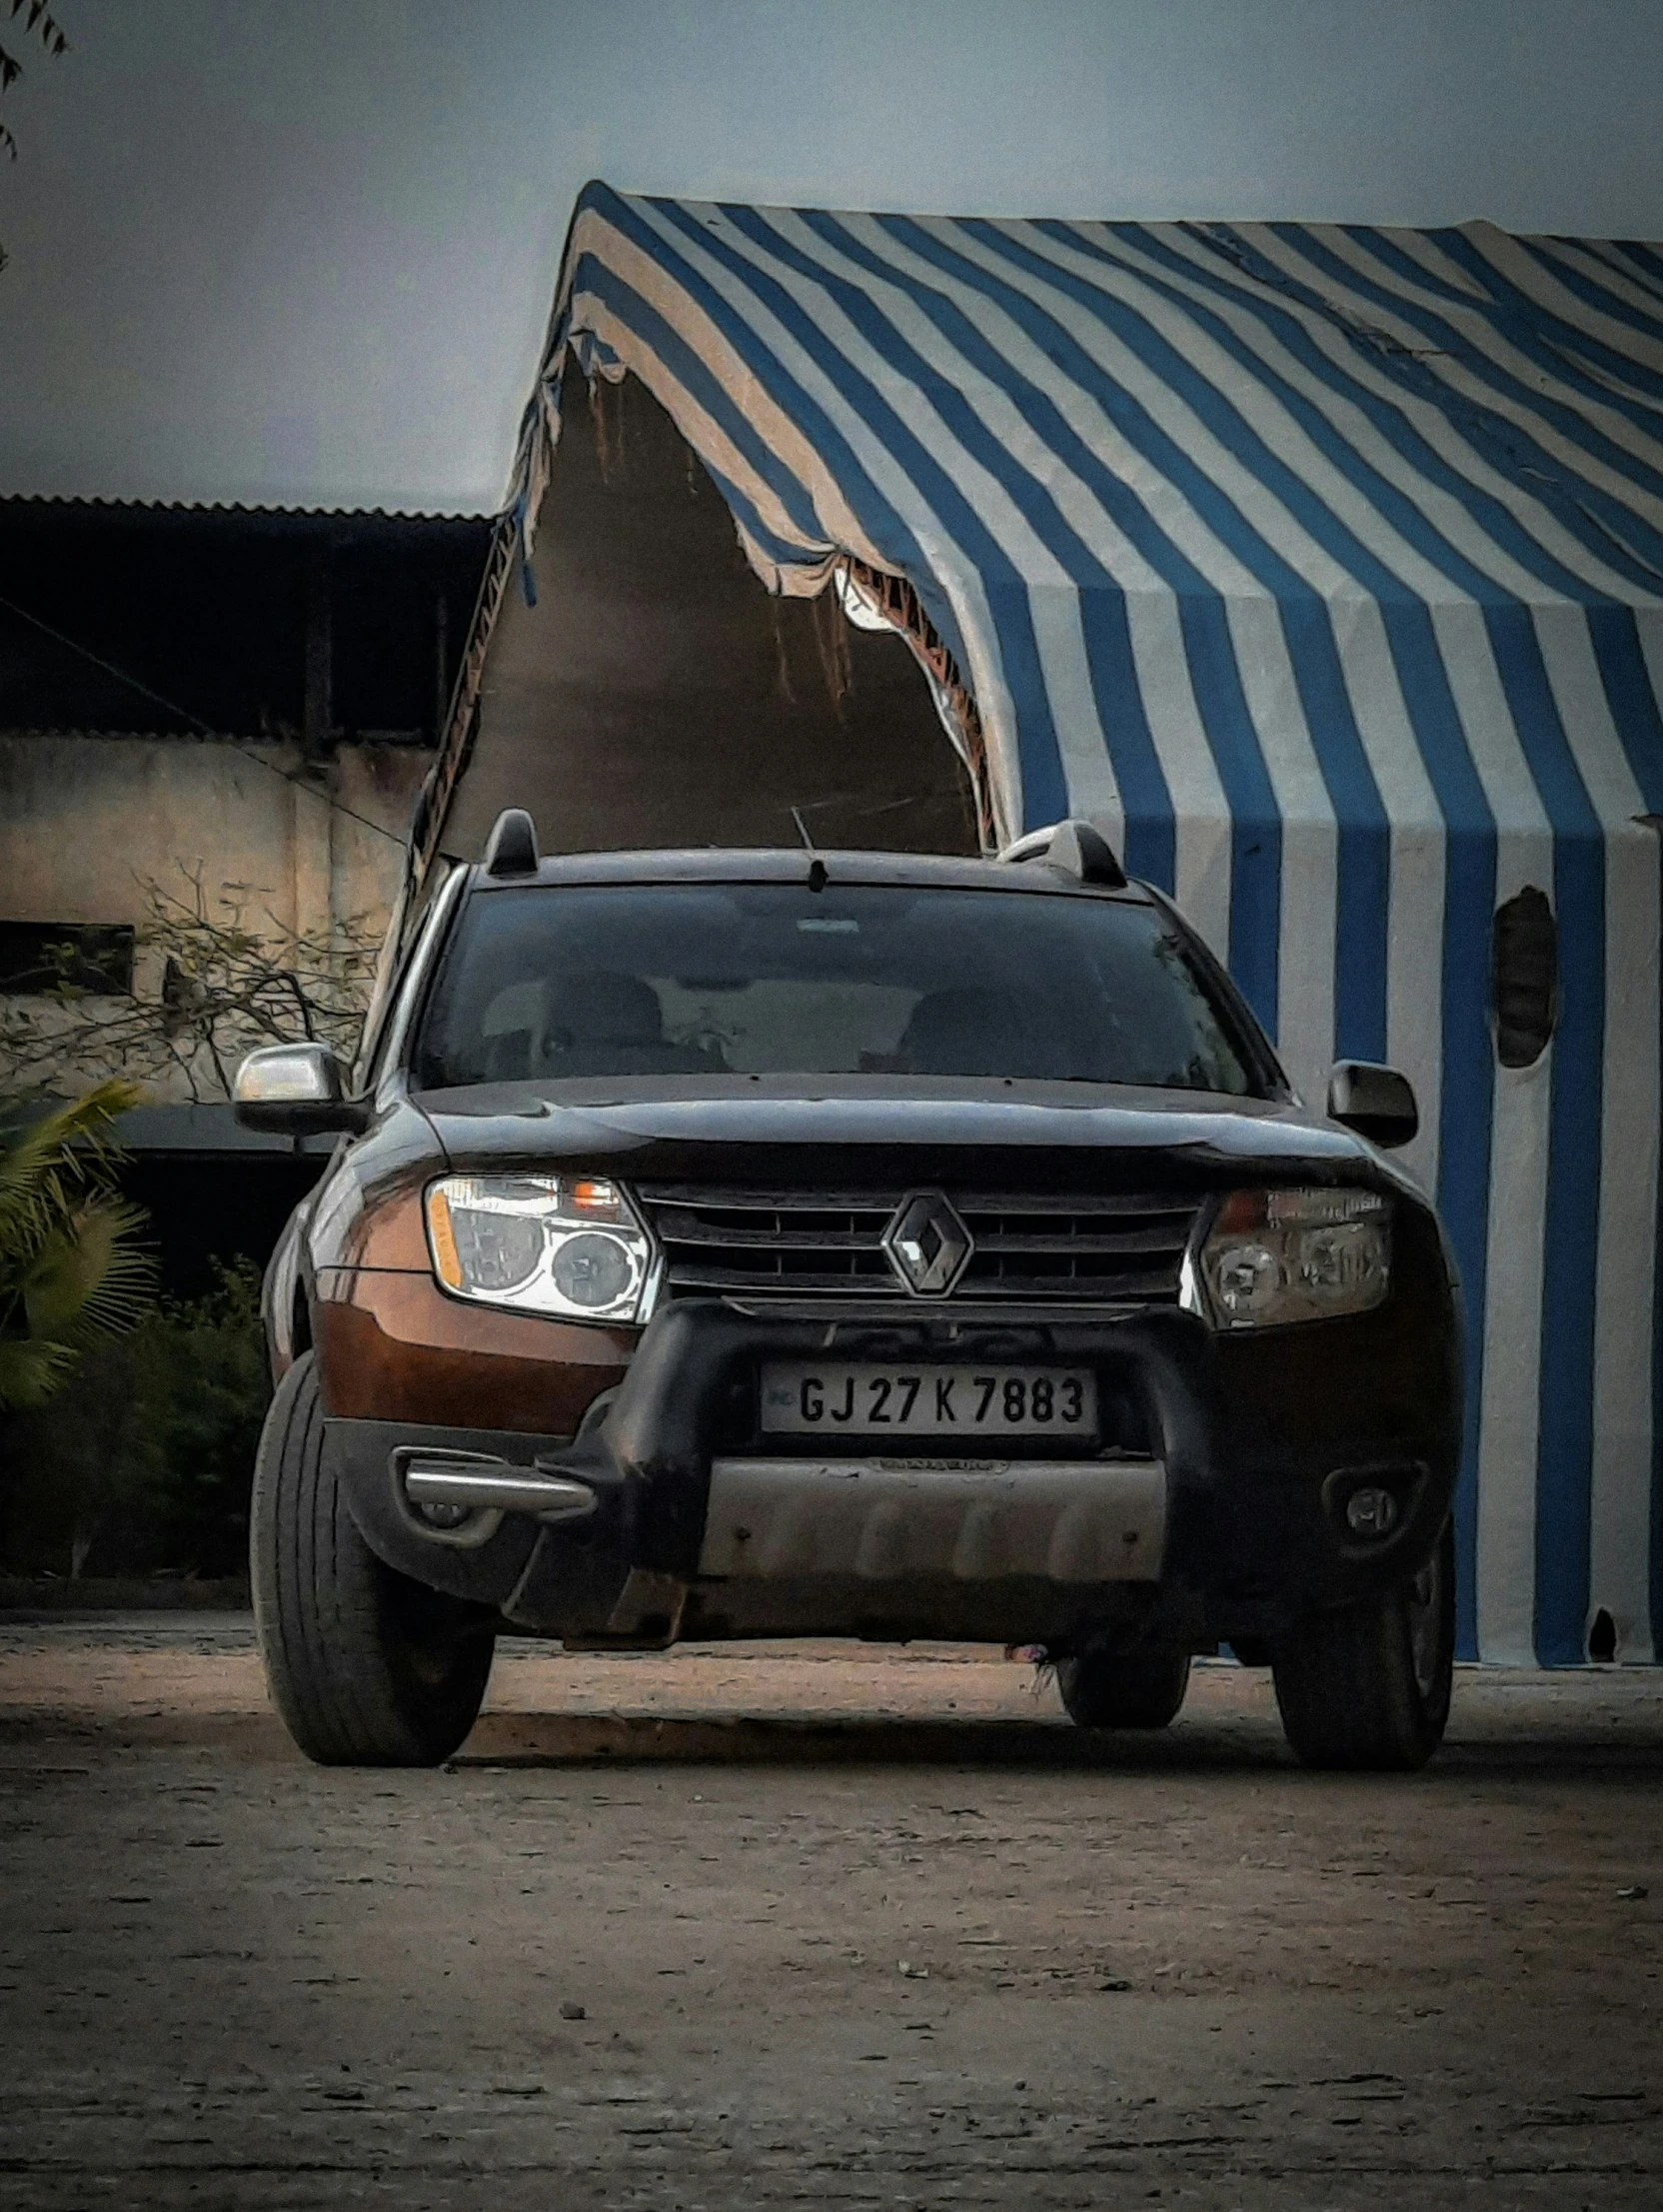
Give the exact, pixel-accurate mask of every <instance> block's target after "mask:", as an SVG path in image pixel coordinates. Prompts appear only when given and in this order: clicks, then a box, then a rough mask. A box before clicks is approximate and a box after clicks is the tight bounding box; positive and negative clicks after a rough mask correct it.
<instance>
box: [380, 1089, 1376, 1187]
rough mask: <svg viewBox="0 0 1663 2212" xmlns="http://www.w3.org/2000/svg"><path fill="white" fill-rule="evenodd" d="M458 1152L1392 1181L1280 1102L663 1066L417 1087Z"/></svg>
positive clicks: (699, 1170) (1018, 1175)
mask: <svg viewBox="0 0 1663 2212" xmlns="http://www.w3.org/2000/svg"><path fill="white" fill-rule="evenodd" d="M416 1103H417V1104H418V1105H419V1106H420V1107H421V1109H422V1111H423V1112H424V1113H425V1114H426V1115H427V1116H428V1118H429V1119H430V1120H431V1122H432V1123H433V1126H434V1129H435V1132H436V1133H437V1135H438V1137H439V1140H440V1142H441V1143H442V1144H443V1145H444V1148H445V1150H446V1152H447V1153H448V1154H449V1156H450V1158H451V1159H452V1161H453V1162H455V1163H456V1164H458V1165H466V1166H473V1165H487V1164H490V1163H494V1162H497V1161H502V1162H504V1163H509V1162H514V1161H530V1160H561V1159H564V1160H571V1161H573V1162H574V1163H578V1162H583V1163H587V1164H592V1165H600V1164H601V1163H603V1162H606V1163H607V1164H608V1165H609V1166H610V1167H611V1168H612V1169H613V1171H615V1172H616V1173H618V1174H620V1175H625V1176H633V1177H637V1178H642V1177H650V1176H656V1175H665V1176H673V1177H679V1176H688V1177H695V1178H698V1179H700V1180H706V1179H709V1180H712V1181H718V1182H725V1181H730V1180H732V1181H752V1182H756V1181H759V1180H760V1181H767V1182H773V1181H780V1180H785V1181H789V1182H791V1183H793V1184H795V1185H808V1186H814V1185H822V1184H824V1185H837V1186H849V1185H851V1184H852V1183H853V1182H855V1181H860V1180H864V1179H867V1178H868V1177H871V1176H873V1175H876V1176H879V1177H881V1178H882V1179H884V1180H892V1179H895V1178H897V1177H898V1179H899V1180H901V1181H903V1182H905V1181H918V1180H925V1181H935V1180H951V1179H953V1178H954V1177H955V1176H963V1177H965V1178H967V1179H969V1180H971V1181H974V1182H983V1183H984V1182H987V1181H989V1180H990V1179H996V1180H998V1181H1001V1182H1027V1181H1028V1180H1029V1179H1030V1175H1032V1174H1039V1175H1043V1174H1045V1173H1047V1172H1048V1173H1051V1174H1054V1175H1055V1176H1057V1177H1058V1178H1059V1179H1060V1180H1062V1181H1065V1182H1073V1181H1083V1180H1085V1179H1087V1178H1089V1179H1090V1180H1092V1181H1096V1180H1098V1179H1099V1178H1100V1177H1101V1176H1102V1174H1103V1171H1104V1168H1105V1167H1106V1166H1108V1164H1109V1162H1110V1161H1111V1160H1112V1162H1113V1164H1114V1168H1115V1170H1117V1172H1115V1173H1114V1174H1113V1175H1112V1179H1119V1174H1120V1173H1132V1174H1136V1175H1137V1176H1138V1177H1139V1178H1142V1177H1144V1176H1146V1175H1147V1174H1148V1173H1149V1172H1150V1171H1151V1170H1154V1171H1158V1172H1160V1173H1161V1174H1162V1176H1163V1177H1169V1178H1172V1179H1177V1180H1182V1181H1190V1180H1193V1181H1196V1182H1204V1183H1213V1182H1216V1181H1217V1180H1218V1179H1219V1178H1220V1173H1221V1171H1223V1170H1226V1169H1227V1170H1231V1171H1239V1170H1242V1169H1247V1170H1249V1171H1251V1170H1255V1169H1256V1170H1257V1171H1259V1172H1268V1173H1271V1174H1272V1175H1275V1176H1276V1177H1277V1178H1278V1179H1280V1178H1281V1177H1282V1176H1283V1175H1285V1174H1287V1173H1289V1172H1291V1171H1293V1170H1295V1169H1299V1168H1309V1169H1310V1170H1311V1171H1312V1172H1313V1173H1315V1174H1316V1175H1317V1176H1318V1177H1319V1178H1320V1179H1322V1180H1324V1181H1327V1180H1332V1179H1333V1178H1334V1176H1335V1175H1336V1174H1337V1173H1342V1172H1346V1171H1348V1170H1349V1171H1353V1172H1360V1173H1361V1174H1362V1175H1363V1176H1364V1177H1365V1178H1366V1179H1368V1180H1378V1179H1380V1178H1382V1177H1384V1178H1386V1179H1389V1180H1390V1181H1392V1182H1394V1183H1397V1182H1400V1181H1401V1180H1402V1179H1403V1178H1402V1177H1401V1176H1400V1175H1399V1174H1398V1172H1397V1171H1396V1170H1395V1169H1394V1168H1393V1167H1391V1166H1390V1165H1389V1163H1388V1162H1387V1161H1386V1160H1385V1159H1383V1158H1382V1156H1381V1155H1380V1153H1379V1152H1377V1151H1376V1150H1375V1149H1374V1148H1373V1147H1372V1146H1371V1145H1369V1144H1366V1143H1365V1142H1364V1141H1363V1140H1362V1139H1361V1138H1360V1137H1358V1136H1355V1135H1353V1134H1352V1132H1351V1131H1350V1130H1348V1129H1344V1128H1341V1127H1339V1126H1338V1125H1337V1124H1336V1123H1333V1122H1329V1121H1324V1120H1322V1119H1320V1118H1316V1117H1313V1116H1312V1115H1311V1114H1309V1113H1308V1112H1307V1111H1306V1110H1305V1109H1304V1108H1303V1107H1301V1106H1297V1105H1296V1104H1293V1103H1291V1102H1278V1101H1271V1100H1258V1099H1234V1098H1226V1097H1222V1096H1219V1095H1217V1094H1214V1093H1206V1092H1186V1091H1152V1090H1139V1089H1134V1088H1131V1087H1128V1086H1121V1085H1098V1084H1042V1083H1034V1084H1016V1083H1004V1082H998V1083H996V1084H995V1083H987V1082H978V1081H972V1080H968V1079H965V1080H955V1079H944V1078H943V1079H935V1080H920V1079H917V1078H905V1077H893V1076H888V1077H882V1076H879V1077H873V1076H859V1077H853V1076H851V1077H843V1078H837V1079H822V1080H819V1081H815V1082H812V1083H811V1082H804V1081H803V1080H801V1079H796V1080H788V1079H783V1078H778V1077H775V1078H761V1079H755V1080H753V1079H746V1078H740V1079H736V1078H731V1077H730V1078H717V1079H712V1078H694V1077H680V1078H678V1077H671V1078H664V1079H659V1080H657V1081H651V1082H650V1081H648V1080H647V1079H635V1080H632V1081H631V1082H630V1083H629V1084H628V1085H627V1086H626V1085H622V1084H619V1083H616V1082H612V1083H608V1082H601V1081H595V1080H590V1081H586V1082H582V1083H558V1084H538V1083H535V1082H534V1083H517V1084H493V1085H483V1086H479V1087H476V1088H470V1089H467V1090H456V1091H431V1092H425V1093H423V1094H421V1095H420V1096H419V1098H418V1100H417V1102H416Z"/></svg>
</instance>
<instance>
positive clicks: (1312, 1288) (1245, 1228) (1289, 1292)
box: [1182, 1190, 1391, 1328]
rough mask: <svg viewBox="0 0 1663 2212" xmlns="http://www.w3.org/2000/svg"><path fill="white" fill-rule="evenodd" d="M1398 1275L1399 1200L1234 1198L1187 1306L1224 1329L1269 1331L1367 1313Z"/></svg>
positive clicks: (1215, 1228)
mask: <svg viewBox="0 0 1663 2212" xmlns="http://www.w3.org/2000/svg"><path fill="white" fill-rule="evenodd" d="M1390 1276H1391V1202H1390V1200H1389V1199H1387V1198H1383V1197H1381V1196H1380V1195H1379V1194H1378V1193H1377V1192H1375V1191H1373V1190H1232V1191H1231V1192H1230V1194H1229V1196H1228V1197H1226V1198H1225V1199H1224V1201H1223V1203H1222V1204H1221V1205H1220V1206H1219V1208H1218V1211H1217V1212H1216V1214H1214V1216H1213V1220H1212V1226H1211V1227H1210V1229H1208V1231H1207V1234H1206V1237H1205V1240H1204V1241H1203V1243H1202V1245H1201V1248H1200V1251H1199V1252H1198V1253H1197V1254H1196V1255H1195V1259H1194V1261H1193V1262H1191V1263H1190V1264H1188V1265H1186V1266H1185V1269H1184V1283H1183V1292H1182V1299H1183V1303H1184V1304H1186V1305H1187V1306H1189V1307H1190V1309H1191V1311H1193V1312H1198V1313H1202V1314H1204V1315H1205V1317H1206V1318H1207V1319H1208V1320H1211V1321H1213V1322H1214V1323H1215V1324H1216V1325H1217V1326H1218V1327H1219V1328H1267V1327H1272V1326H1276V1325H1278V1324H1280V1323H1282V1322H1286V1321H1321V1320H1329V1319H1332V1318H1334V1317H1335V1316H1336V1315H1338V1314H1341V1313H1366V1312H1367V1311H1368V1309H1369V1307H1370V1306H1374V1305H1378V1304H1379V1303H1380V1300H1381V1299H1382V1298H1383V1297H1384V1296H1385V1294H1386V1288H1387V1285H1388V1282H1389V1280H1390ZM1197 1277H1198V1278H1199V1279H1198V1280H1197Z"/></svg>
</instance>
